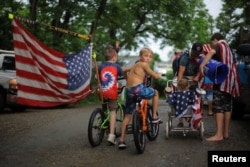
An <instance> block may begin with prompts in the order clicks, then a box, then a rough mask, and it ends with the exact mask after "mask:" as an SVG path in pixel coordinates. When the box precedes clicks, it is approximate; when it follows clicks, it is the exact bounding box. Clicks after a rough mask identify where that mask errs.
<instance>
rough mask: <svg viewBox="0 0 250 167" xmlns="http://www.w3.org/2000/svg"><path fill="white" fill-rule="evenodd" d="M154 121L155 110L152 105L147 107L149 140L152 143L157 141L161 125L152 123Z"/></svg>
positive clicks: (147, 133)
mask: <svg viewBox="0 0 250 167" xmlns="http://www.w3.org/2000/svg"><path fill="white" fill-rule="evenodd" d="M152 120H153V108H152V106H151V105H149V104H148V107H147V126H148V129H147V132H146V135H147V138H148V140H150V141H152V140H155V139H156V138H157V136H158V134H159V123H152Z"/></svg>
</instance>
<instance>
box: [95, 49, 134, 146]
mask: <svg viewBox="0 0 250 167" xmlns="http://www.w3.org/2000/svg"><path fill="white" fill-rule="evenodd" d="M118 51H119V50H118V49H117V46H116V48H114V47H113V46H111V45H110V46H108V48H107V50H106V53H105V60H106V61H105V62H103V63H102V64H101V65H100V66H99V67H98V73H99V78H100V83H101V89H102V97H103V99H104V100H105V101H106V100H107V101H108V106H109V110H110V131H109V132H110V133H109V135H108V139H107V141H108V142H109V143H110V144H111V145H114V144H115V124H116V112H115V110H116V108H117V98H118V82H117V79H118V76H123V74H125V73H126V72H127V71H128V70H129V68H126V69H122V68H121V66H119V65H118V64H116V61H117V56H118V55H117V53H118Z"/></svg>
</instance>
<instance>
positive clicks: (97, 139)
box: [88, 108, 105, 147]
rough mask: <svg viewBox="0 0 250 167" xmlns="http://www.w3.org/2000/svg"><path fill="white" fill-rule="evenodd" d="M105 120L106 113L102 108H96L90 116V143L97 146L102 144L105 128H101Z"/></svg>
mask: <svg viewBox="0 0 250 167" xmlns="http://www.w3.org/2000/svg"><path fill="white" fill-rule="evenodd" d="M103 121H104V114H103V112H102V109H101V108H96V109H95V110H94V111H93V113H92V114H91V116H90V119H89V125H88V139H89V143H90V144H91V145H92V146H93V147H95V146H98V145H100V144H101V142H102V140H103V137H104V133H105V129H102V128H101V124H102V122H103Z"/></svg>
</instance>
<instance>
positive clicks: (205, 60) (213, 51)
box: [200, 49, 216, 75]
mask: <svg viewBox="0 0 250 167" xmlns="http://www.w3.org/2000/svg"><path fill="white" fill-rule="evenodd" d="M215 53H216V51H215V50H214V49H211V50H210V51H209V52H208V53H207V54H206V56H205V57H204V59H203V61H202V63H201V64H200V73H201V75H204V67H205V65H206V64H207V62H208V61H209V60H210V59H211V58H212V56H213V55H214V54H215Z"/></svg>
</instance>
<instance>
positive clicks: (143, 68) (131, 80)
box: [126, 62, 161, 87]
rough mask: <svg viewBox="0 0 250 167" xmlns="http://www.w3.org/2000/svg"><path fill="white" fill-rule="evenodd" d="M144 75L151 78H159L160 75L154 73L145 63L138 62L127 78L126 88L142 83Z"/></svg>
mask: <svg viewBox="0 0 250 167" xmlns="http://www.w3.org/2000/svg"><path fill="white" fill-rule="evenodd" d="M146 74H148V75H150V76H152V77H153V78H156V79H158V78H160V77H161V74H157V73H155V72H154V71H153V70H151V68H150V67H149V64H148V63H146V62H138V63H136V64H135V65H134V66H133V67H132V68H131V69H130V72H129V74H128V76H127V84H126V86H127V87H133V86H136V85H139V84H142V83H143V82H144V78H145V76H146Z"/></svg>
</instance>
